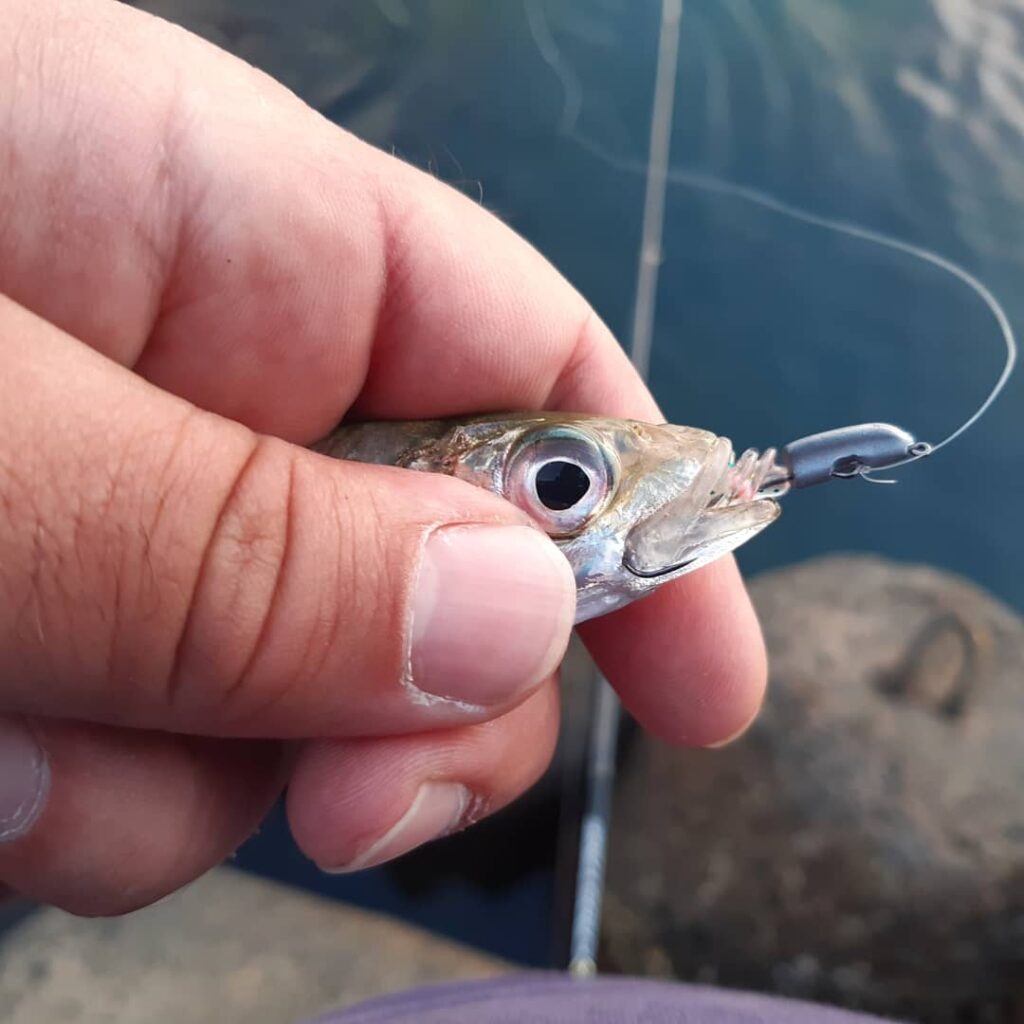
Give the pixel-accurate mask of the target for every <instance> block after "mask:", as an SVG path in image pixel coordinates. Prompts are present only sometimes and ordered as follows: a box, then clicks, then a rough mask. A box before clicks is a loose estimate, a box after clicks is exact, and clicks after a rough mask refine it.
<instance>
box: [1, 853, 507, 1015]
mask: <svg viewBox="0 0 1024 1024" xmlns="http://www.w3.org/2000/svg"><path fill="white" fill-rule="evenodd" d="M504 969H505V968H504V965H503V964H502V963H501V962H500V961H497V960H493V959H491V958H489V957H486V956H483V955H481V954H478V953H475V952H472V951H469V950H466V949H463V948H461V947H459V946H457V945H455V944H454V943H451V942H447V941H444V940H441V939H438V938H435V937H434V936H431V935H429V934H427V933H425V932H421V931H419V930H417V929H414V928H411V927H408V926H405V925H402V924H399V923H397V922H394V921H391V920H389V919H387V918H385V917H382V916H380V915H377V914H371V913H368V912H366V911H362V910H356V909H353V908H351V907H347V906H345V905H343V904H340V903H331V902H327V901H325V900H320V899H317V898H315V897H312V896H309V895H306V894H304V893H299V892H295V891H293V890H290V889H288V888H286V887H284V886H281V885H277V884H274V883H270V882H267V881H264V880H262V879H258V878H255V877H252V876H249V875H245V874H242V873H241V872H239V871H235V870H233V869H231V868H219V869H217V870H215V871H213V872H211V873H210V874H208V875H207V876H205V877H204V878H202V879H200V880H199V881H198V882H196V883H194V884H193V885H191V886H189V887H188V888H187V889H185V890H183V891H181V892H179V893H177V894H176V895H174V896H172V897H169V898H168V899H166V900H164V901H162V902H160V903H158V904H156V905H155V906H152V907H149V908H147V909H146V910H141V911H137V912H136V913H133V914H130V915H128V916H126V917H122V918H118V919H107V920H98V919H97V920H86V919H82V918H75V917H71V916H70V915H68V914H64V913H63V912H61V911H58V910H52V909H46V910H38V911H36V912H35V913H33V914H31V915H29V916H28V917H26V918H24V919H23V920H22V921H21V922H20V923H18V924H16V925H14V926H13V927H12V928H11V929H10V930H8V931H7V932H5V933H4V934H3V935H0V1020H3V1021H4V1022H5V1024H101V1022H102V1024H210V1022H211V1021H216V1022H217V1024H264V1022H266V1024H283V1022H286V1021H287V1022H292V1021H298V1020H304V1019H308V1018H309V1017H311V1016H314V1015H316V1014H319V1013H322V1012H324V1011H326V1010H328V1009H333V1008H335V1007H338V1006H342V1005H349V1004H352V1003H356V1002H359V1001H360V1000H363V999H366V998H369V997H371V996H374V995H379V994H383V993H386V992H394V991H399V990H404V989H407V988H411V987H413V986H415V985H420V984H425V983H428V982H434V981H442V980H449V979H457V978H477V977H486V976H489V975H494V974H498V973H501V972H503V970H504Z"/></svg>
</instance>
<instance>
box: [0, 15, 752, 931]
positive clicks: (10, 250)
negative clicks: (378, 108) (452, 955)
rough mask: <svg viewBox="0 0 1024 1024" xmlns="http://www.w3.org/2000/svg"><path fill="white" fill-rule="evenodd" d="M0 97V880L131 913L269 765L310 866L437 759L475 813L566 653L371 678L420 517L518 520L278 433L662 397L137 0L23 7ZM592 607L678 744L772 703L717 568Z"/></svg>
mask: <svg viewBox="0 0 1024 1024" xmlns="http://www.w3.org/2000/svg"><path fill="white" fill-rule="evenodd" d="M0 97H2V102H0V567H2V568H0V597H2V599H0V716H6V717H7V718H8V719H10V720H12V721H13V720H15V719H17V720H18V721H19V722H23V723H27V724H28V725H29V727H30V729H31V730H32V732H33V733H34V735H35V736H36V738H37V740H38V741H39V743H40V744H41V745H42V747H43V748H44V750H45V751H46V754H47V757H48V759H49V763H50V772H51V781H50V791H49V796H48V799H47V802H46V804H45V807H44V808H43V810H42V813H41V814H40V816H39V818H38V820H37V821H36V822H35V824H34V826H33V827H32V828H31V829H30V830H29V831H28V832H27V833H26V834H25V835H24V836H21V837H19V838H16V839H14V840H13V841H10V842H5V843H2V844H0V881H2V882H3V883H6V884H7V885H8V886H9V887H11V888H12V889H14V890H15V891H20V892H22V893H25V894H27V895H29V896H31V897H33V898H36V899H39V900H43V901H47V902H51V903H54V904H57V905H59V906H62V907H64V908H67V909H69V910H71V911H73V912H76V913H88V914H108V913H116V912H121V911H125V910H128V909H131V908H133V907H137V906H141V905H144V904H146V903H148V902H150V901H152V900H155V899H157V898H159V897H161V896H162V895H164V894H166V893H168V892H170V891H173V890H174V889H175V888H177V887H179V886H181V885H182V884H184V883H186V882H188V881H190V880H191V879H193V878H195V877H196V876H197V875H199V874H201V873H202V872H204V871H205V870H207V869H208V868H210V867H211V866H213V865H215V864H216V863H218V862H219V861H220V860H222V859H223V858H224V857H225V856H226V855H228V854H230V853H231V851H232V850H233V849H234V848H236V847H237V846H238V845H239V844H240V843H241V842H242V841H243V840H244V839H245V838H246V837H247V836H248V835H249V834H250V833H251V832H252V831H253V830H254V828H255V827H256V826H257V824H258V822H259V821H260V820H261V818H262V817H263V816H264V814H265V813H266V811H267V809H268V808H269V806H270V805H271V804H272V802H273V801H274V799H275V798H276V797H277V796H278V795H279V793H280V792H281V790H282V788H283V787H284V786H285V785H286V784H287V786H288V810H289V817H290V821H291V825H292V829H293V832H294V834H295V838H296V840H297V842H298V843H299V845H300V846H301V847H302V849H303V850H304V851H305V852H306V853H307V854H308V855H309V856H311V857H312V858H314V859H315V860H316V861H317V862H318V863H321V864H325V865H326V864H343V863H348V862H350V861H351V860H353V859H354V858H357V857H358V856H359V855H360V853H361V851H365V850H366V849H367V847H368V846H369V845H372V844H373V843H374V842H375V841H376V840H377V839H378V838H379V837H381V836H383V835H384V834H385V833H387V832H388V830H389V829H391V828H392V826H393V825H394V824H395V822H396V821H398V819H399V818H401V816H402V815H403V814H404V813H405V811H406V810H407V809H408V807H409V805H410V803H411V801H412V800H413V796H414V794H415V793H416V790H417V787H418V785H419V784H420V783H421V782H423V781H424V780H432V781H442V782H443V781H446V780H451V781H456V782H459V783H461V784H463V785H466V786H468V787H469V788H470V789H471V791H472V793H473V794H474V805H473V816H478V815H479V814H481V813H486V812H489V811H493V810H496V809H498V808H499V807H501V806H502V805H504V804H505V803H507V802H509V801H510V800H513V799H515V797H516V796H517V795H519V794H520V793H521V792H522V791H523V790H524V789H525V788H527V787H528V786H529V785H530V784H531V783H532V782H533V781H534V780H535V779H536V778H537V777H538V776H539V775H540V774H541V773H542V771H543V770H544V767H545V765H546V763H547V761H548V758H549V756H550V753H551V750H552V747H553V744H554V740H555V736H556V732H557V720H558V708H557V704H558V701H557V689H556V683H555V680H554V679H553V678H552V677H550V676H549V677H547V678H546V679H544V680H542V681H540V682H538V683H536V684H531V685H530V686H529V687H528V688H527V689H526V690H525V691H524V692H522V693H520V694H518V695H517V697H516V699H515V700H511V701H508V702H506V703H505V704H498V705H496V706H490V707H488V708H486V709H476V711H474V712H472V713H468V714H463V715H461V716H460V715H456V714H455V713H454V712H452V713H450V714H447V713H445V714H441V713H427V711H425V710H424V708H423V707H421V706H419V705H417V704H416V703H415V702H411V701H409V700H407V699H405V695H404V692H403V691H402V690H401V687H400V686H399V685H398V681H397V678H393V677H392V676H391V675H389V674H388V672H386V671H383V670H382V668H381V666H382V665H383V666H390V665H391V663H392V661H393V660H394V650H393V636H394V635H395V634H396V633H398V632H400V631H401V629H402V628H403V627H402V624H401V623H400V622H399V621H397V619H394V621H392V620H393V617H394V616H396V615H397V614H398V611H397V609H399V608H400V606H401V602H400V601H399V598H400V597H401V591H402V588H403V586H404V585H405V583H404V581H405V580H406V579H407V577H408V573H409V566H410V565H411V563H412V561H413V560H414V559H415V557H416V552H417V550H418V547H417V545H418V544H419V543H420V542H421V538H422V535H423V533H424V531H425V530H427V529H429V528H431V527H432V526H434V525H436V524H437V523H444V522H458V521H464V520H467V519H471V520H473V521H477V522H493V523H508V524H514V523H519V522H521V521H522V517H521V514H520V513H518V512H517V511H516V510H514V509H512V508H511V506H508V505H506V503H504V502H502V501H500V500H499V499H497V498H494V497H493V496H491V495H489V494H486V493H484V492H483V491H481V490H480V489H478V488H474V487H472V486H470V485H468V484H464V483H462V482H460V481H457V480H450V479H443V478H434V477H432V476H431V475H429V474H416V473H409V472H404V471H401V470H394V469H388V468H386V467H377V466H354V465H350V464H341V463H337V462H334V461H333V460H329V459H326V458H323V457H321V456H318V455H315V454H313V453H311V452H308V451H305V450H304V449H303V448H302V447H300V446H303V445H307V444H309V443H311V442H312V441H313V440H315V439H316V438H318V437H320V436H322V435H323V434H325V433H326V432H327V431H328V430H329V429H330V428H331V427H332V426H333V425H334V424H335V423H337V422H338V421H339V420H340V419H341V417H342V416H344V415H346V414H348V415H351V416H352V417H356V418H359V419H389V418H390V419H402V418H413V417H417V418H431V417H438V416H448V415H456V414H467V413H473V412H482V411H489V410H494V409H510V408H513V409H516V408H518V409H537V408H548V409H561V410H573V411H579V412H592V413H600V414H603V415H607V416H614V417H621V418H633V419H640V420H647V421H657V420H659V419H660V418H661V417H660V415H659V413H658V409H657V407H656V405H655V403H654V401H653V399H652V398H651V396H650V394H649V393H648V392H647V390H646V389H645V388H644V386H643V385H642V383H641V382H640V380H639V379H638V378H637V376H636V375H635V373H634V372H633V370H632V369H631V367H630V366H629V364H628V362H627V360H626V359H625V357H624V356H623V354H622V352H621V349H620V348H619V346H618V345H617V344H616V342H615V340H614V339H613V338H612V336H611V335H610V333H609V331H608V330H607V328H606V327H605V326H604V325H603V324H602V323H601V322H600V320H599V319H598V318H597V317H596V316H595V315H594V313H593V312H592V310H591V309H590V308H589V307H588V305H587V304H586V302H585V301H584V300H583V298H581V297H580V295H579V294H577V293H576V292H575V291H574V290H573V289H572V288H571V287H570V286H569V285H568V284H567V283H566V282H565V281H564V280H563V279H562V278H561V277H560V276H559V275H558V274H557V273H556V272H555V271H554V270H553V269H552V268H551V266H550V265H548V264H547V263H546V262H545V261H544V259H543V258H542V257H541V256H540V255H538V253H537V252H535V251H534V250H533V249H531V248H530V247H529V246H528V245H527V244H525V243H524V242H523V241H522V240H521V239H519V238H518V237H517V236H516V235H515V234H514V233H513V232H512V231H510V230H509V229H508V228H506V227H504V226H503V225H502V224H500V223H499V222H498V221H497V220H496V219H495V218H493V217H492V216H490V215H489V214H488V213H486V212H485V211H484V210H482V209H481V208H480V207H479V206H477V205H475V204H474V203H473V202H471V201H470V200H468V199H466V198H465V197H463V196H461V195H459V194H457V193H456V192H454V191H453V190H451V189H449V188H447V187H446V186H444V185H442V184H440V183H438V182H437V181H435V180H434V179H432V178H431V177H429V176H428V175H425V174H423V173H420V172H418V171H416V170H414V169H412V168H410V167H408V166H406V165H404V164H402V163H401V162H399V161H397V160H395V159H394V158H392V157H389V156H387V155H384V154H382V153H381V152H379V151H377V150H375V149H373V148H371V147H369V146H367V145H365V144H364V143H362V142H360V141H359V140H357V139H355V138H353V137H352V136H351V135H348V134H346V133H345V132H343V131H341V130H340V129H338V128H336V127H334V126H332V125H330V124H329V123H327V122H326V121H325V120H324V119H322V118H321V117H320V116H318V115H317V114H316V113H314V112H313V111H311V110H310V109H308V108H307V107H306V106H304V105H303V104H302V103H301V102H300V101H299V100H298V99H297V98H296V97H294V96H293V95H292V94H290V93H289V92H287V91H286V90H285V89H283V88H282V87H281V86H280V85H278V84H276V83H274V82H273V81H271V80H269V79H268V78H266V77H265V76H263V75H262V74H260V73H259V72H257V71H254V70H253V69H252V68H250V67H248V66H246V65H244V64H242V63H240V62H238V61H236V60H235V59H233V58H231V57H229V56H228V55H226V54H224V53H222V52H220V51H218V50H217V49H215V48H213V47H211V46H209V45H207V44H205V43H204V42H202V41H200V40H198V39H196V38H194V37H192V36H190V35H188V34H187V33H184V32H182V31H181V30H179V29H176V28H173V27H171V26H169V25H167V24H166V23H164V22H161V21H159V20H157V19H154V18H151V17H149V16H146V15H143V14H140V13H139V12H136V11H133V10H131V9H128V8H125V7H122V6H121V5H118V4H115V3H100V2H85V0H49V2H47V0H31V2H25V0H9V2H8V3H7V4H6V6H5V9H4V32H3V33H0ZM570 600H571V598H570ZM367 607H372V608H373V609H374V612H375V614H374V616H373V617H372V618H370V619H367V618H365V616H364V615H363V612H362V609H364V608H367ZM566 612H567V614H568V616H569V619H570V620H571V614H572V608H571V606H568V607H567V608H566ZM310 621H316V622H318V623H326V624H327V625H326V626H325V627H324V631H323V632H322V635H320V634H318V636H317V638H316V639H317V643H319V644H320V645H321V648H322V649H323V651H325V652H326V653H324V654H323V656H322V657H320V659H319V661H316V660H315V659H313V660H311V658H310V653H309V652H310V650H311V649H312V646H311V645H312V638H311V637H310V633H309V630H310V626H309V623H310ZM371 626H372V628H371ZM581 632H582V635H583V637H584V639H585V641H586V642H587V643H588V645H589V647H590V650H591V651H592V652H593V654H594V656H595V657H596V659H597V661H598V663H599V665H600V667H601V669H602V671H603V672H604V673H605V674H606V676H607V677H608V678H609V679H610V680H611V681H612V682H613V684H614V685H615V686H616V687H617V689H618V691H619V693H620V694H621V696H622V698H623V700H624V702H625V704H626V705H627V707H628V708H629V710H630V711H631V712H632V713H633V714H634V715H635V716H636V717H637V718H638V719H639V720H640V721H641V723H643V724H644V725H646V726H647V727H648V728H649V729H651V731H652V732H654V733H655V734H657V735H658V736H660V737H661V738H663V739H665V740H667V741H669V742H675V743H686V744H702V745H711V744H716V743H720V742H722V741H724V740H726V739H728V738H729V737H731V736H734V735H736V734H737V733H739V732H741V731H742V730H743V729H744V728H745V727H746V725H747V724H748V723H749V722H750V720H751V719H752V717H753V716H754V714H755V713H756V711H757V709H758V707H759V705H760V702H761V699H762V694H763V690H764V684H765V663H764V651H763V646H762V641H761V638H760V634H759V630H758V627H757V624H756V621H755V617H754V614H753V612H752V610H751V607H750V604H749V601H748V599H747V597H746V594H745V591H744V589H743V586H742V583H741V581H740V578H739V576H738V574H737V571H736V568H735V565H734V564H733V562H732V561H731V559H728V558H724V559H721V560H720V561H718V562H716V563H714V564H713V565H711V566H709V567H707V568H705V569H702V570H700V571H698V572H696V573H694V574H692V575H689V576H686V577H684V578H682V579H680V580H678V581H676V582H674V583H671V584H668V585H666V586H665V587H664V588H662V589H661V590H660V591H658V592H657V593H656V594H654V595H653V596H652V597H650V598H649V599H646V600H644V601H641V602H638V603H637V604H634V605H631V606H630V607H627V608H625V609H623V610H622V611H619V612H616V613H615V614H614V615H611V616H608V617H606V618H604V619H601V620H598V621H596V622H593V623H587V624H585V626H584V627H583V628H582V630H581ZM566 636H567V630H566ZM680 637H684V638H685V639H684V640H683V641H681V640H680ZM317 649H318V650H319V649H320V648H317ZM428 710H429V709H428ZM467 820H468V818H467Z"/></svg>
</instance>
